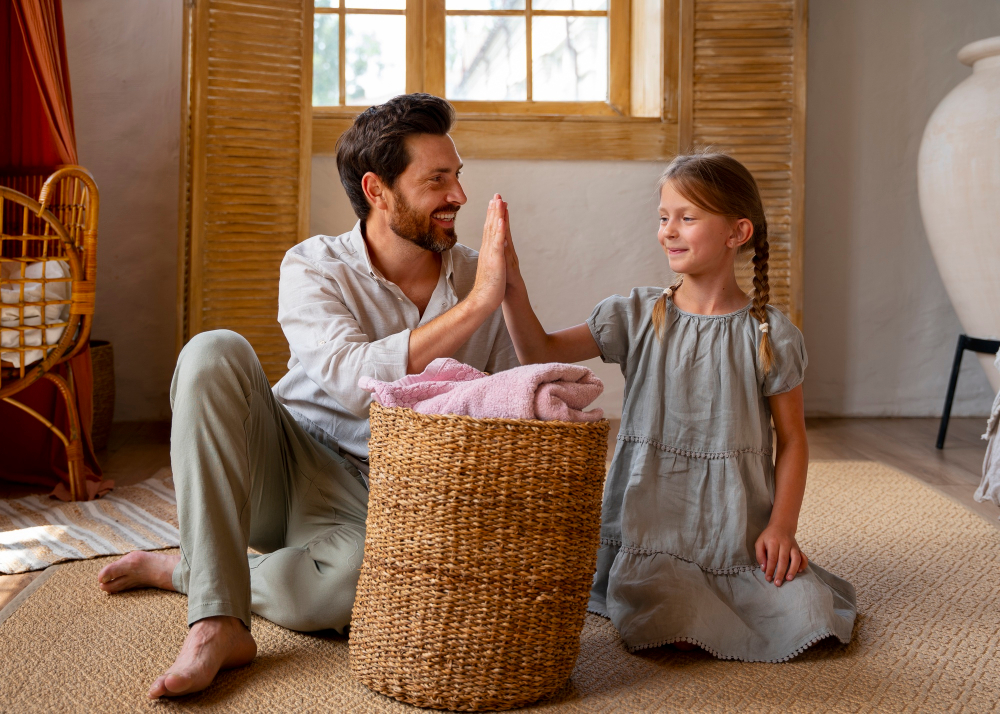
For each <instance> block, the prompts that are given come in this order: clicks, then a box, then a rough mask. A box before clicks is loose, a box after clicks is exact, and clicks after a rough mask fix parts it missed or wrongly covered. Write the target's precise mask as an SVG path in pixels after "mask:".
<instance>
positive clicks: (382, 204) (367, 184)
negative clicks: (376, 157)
mask: <svg viewBox="0 0 1000 714" xmlns="http://www.w3.org/2000/svg"><path fill="white" fill-rule="evenodd" d="M361 190H362V191H364V192H365V198H366V199H368V203H370V204H371V205H372V207H373V208H377V209H378V210H380V211H387V210H389V204H388V203H387V202H386V193H387V192H386V189H385V184H383V183H382V179H380V178H379V177H378V176H377V175H376V174H375V173H373V172H371V171H369V172H368V173H366V174H365V175H364V176H362V177H361Z"/></svg>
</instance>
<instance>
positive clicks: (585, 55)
mask: <svg viewBox="0 0 1000 714" xmlns="http://www.w3.org/2000/svg"><path fill="white" fill-rule="evenodd" d="M531 63H532V70H533V77H532V80H533V82H532V88H533V91H532V94H533V95H534V96H533V97H532V98H533V99H535V100H537V101H564V102H566V101H569V102H574V101H576V102H583V101H594V102H602V101H606V100H607V98H608V18H606V17H535V18H533V24H532V26H531Z"/></svg>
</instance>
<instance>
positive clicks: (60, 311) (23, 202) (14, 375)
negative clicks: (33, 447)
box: [0, 166, 99, 499]
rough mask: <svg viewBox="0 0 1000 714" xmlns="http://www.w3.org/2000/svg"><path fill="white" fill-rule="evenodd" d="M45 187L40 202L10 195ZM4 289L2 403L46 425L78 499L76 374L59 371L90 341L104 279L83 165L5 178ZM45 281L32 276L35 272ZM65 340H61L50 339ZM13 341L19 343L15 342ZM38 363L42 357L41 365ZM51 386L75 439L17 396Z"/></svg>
mask: <svg viewBox="0 0 1000 714" xmlns="http://www.w3.org/2000/svg"><path fill="white" fill-rule="evenodd" d="M39 183H40V184H41V187H40V189H39V197H38V200H35V199H34V198H32V197H31V196H28V195H27V194H25V193H22V192H21V191H18V190H16V189H14V188H10V187H9V185H11V184H13V185H16V186H21V187H25V188H28V187H32V186H34V185H37V184H39ZM0 184H7V185H0V283H2V284H3V286H4V300H3V304H2V310H3V317H4V319H3V325H2V328H0V329H2V333H3V335H4V337H5V339H4V343H3V346H2V347H0V351H2V353H3V354H5V355H8V356H9V357H12V359H8V360H0V399H3V400H4V401H5V402H8V403H10V404H12V405H14V406H16V407H18V408H19V409H21V410H22V411H24V412H27V413H28V414H30V415H31V416H33V417H34V418H36V419H38V420H39V421H41V422H42V423H43V424H45V426H46V427H48V428H49V429H50V430H52V431H53V433H54V434H55V435H56V436H57V437H58V438H59V439H60V440H61V441H62V442H63V443H64V445H65V446H66V451H67V456H68V458H69V462H70V465H69V473H70V481H71V484H70V492H71V495H72V497H73V498H74V499H76V498H81V497H84V496H83V493H82V492H81V490H80V489H81V487H82V486H83V476H82V442H81V434H80V425H79V415H78V414H76V408H75V398H74V385H73V380H72V374H70V377H69V379H68V380H64V379H62V378H61V377H59V376H58V375H55V374H52V372H51V370H52V368H53V367H54V366H55V365H57V364H61V363H64V362H66V361H68V360H69V359H71V358H72V357H74V356H76V355H77V354H78V353H79V352H80V351H81V350H83V349H84V348H85V347H86V345H87V343H88V340H89V338H90V327H91V323H92V321H93V315H94V298H95V278H96V275H97V216H98V200H99V199H98V192H97V185H96V183H95V182H94V178H93V176H91V175H90V172H88V171H87V170H86V169H84V168H82V167H80V166H66V167H63V168H60V169H58V170H57V171H56V172H55V173H53V174H52V175H51V176H49V177H48V178H47V179H45V180H44V181H40V179H39V177H38V176H33V175H23V174H22V175H19V176H2V177H0ZM32 270H33V271H35V272H37V275H34V274H30V273H31V271H32ZM54 333H58V335H59V336H58V339H50V335H52V334H54ZM9 336H13V339H11V338H10V337H9ZM36 357H40V358H38V359H36ZM43 378H44V379H48V380H49V381H51V382H52V383H53V384H54V385H55V386H56V388H57V389H58V390H59V392H60V393H61V394H62V396H63V398H64V399H65V400H66V402H67V405H68V406H69V412H70V429H69V431H70V433H69V434H63V433H62V431H61V430H59V429H58V428H56V427H55V425H53V424H52V423H51V422H50V421H49V420H48V419H47V418H46V417H44V416H43V415H41V414H39V413H38V412H36V411H34V410H32V409H30V408H29V407H27V406H25V405H24V404H21V403H20V402H18V401H16V400H14V399H13V398H12V397H13V396H14V395H15V394H17V393H18V392H21V391H22V390H24V389H26V388H27V387H28V386H30V385H31V384H33V383H34V382H35V381H37V380H39V379H43Z"/></svg>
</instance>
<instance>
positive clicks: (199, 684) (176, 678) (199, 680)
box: [163, 672, 214, 697]
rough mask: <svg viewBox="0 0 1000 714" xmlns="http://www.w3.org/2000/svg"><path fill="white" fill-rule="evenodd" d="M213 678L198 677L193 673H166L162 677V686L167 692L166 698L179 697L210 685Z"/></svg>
mask: <svg viewBox="0 0 1000 714" xmlns="http://www.w3.org/2000/svg"><path fill="white" fill-rule="evenodd" d="M212 679H214V676H213V677H204V676H202V677H198V676H196V674H195V673H194V672H183V673H176V672H167V673H166V674H165V675H163V686H164V687H165V688H166V690H167V696H173V697H176V696H180V695H181V694H190V693H191V692H199V691H201V690H202V689H204V688H205V687H207V686H208V685H209V684H211V683H212Z"/></svg>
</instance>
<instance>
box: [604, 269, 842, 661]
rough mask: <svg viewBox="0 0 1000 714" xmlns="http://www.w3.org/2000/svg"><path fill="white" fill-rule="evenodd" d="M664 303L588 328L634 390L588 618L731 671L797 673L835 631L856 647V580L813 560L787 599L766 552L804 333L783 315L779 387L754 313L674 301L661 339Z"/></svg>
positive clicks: (611, 481) (776, 337)
mask: <svg viewBox="0 0 1000 714" xmlns="http://www.w3.org/2000/svg"><path fill="white" fill-rule="evenodd" d="M662 292H663V290H662V288H635V289H634V290H632V293H631V294H630V295H629V297H627V298H626V297H621V296H619V295H614V296H612V297H609V298H607V299H606V300H604V301H602V302H601V303H600V304H599V305H598V306H597V307H596V308H595V309H594V312H593V314H592V315H591V316H590V319H589V320H588V325H589V326H590V331H591V333H593V335H594V339H595V340H596V341H597V344H598V345H599V346H600V348H601V355H602V359H603V360H604V361H605V362H615V363H618V364H619V365H621V369H622V373H623V374H624V375H625V380H626V381H625V402H624V404H623V407H622V425H621V432H620V433H619V436H618V446H617V449H616V450H615V456H614V460H613V461H612V463H611V469H610V471H609V473H608V479H607V483H606V485H605V491H604V505H603V512H602V524H601V547H600V550H599V553H598V560H597V573H596V575H595V576H594V585H593V589H592V590H591V595H590V604H589V609H590V610H591V612H594V613H596V614H598V615H603V616H604V617H609V618H610V619H611V621H612V623H613V624H614V625H615V627H616V628H617V629H618V632H619V633H620V634H621V637H622V639H623V640H624V642H625V644H626V645H627V646H628V647H629V649H631V650H638V649H643V648H647V647H658V646H660V645H665V644H668V643H671V642H679V641H683V642H691V643H694V644H697V645H699V646H700V647H702V648H703V649H705V650H707V651H708V652H711V653H712V654H714V655H715V656H716V657H720V658H722V659H740V660H743V661H747V662H782V661H785V660H788V659H790V658H792V657H794V656H796V655H797V654H799V653H801V652H802V651H803V650H805V649H806V648H808V647H809V646H810V645H812V644H813V643H815V642H817V641H819V640H821V639H823V638H825V637H828V636H830V635H835V636H836V637H837V638H838V639H840V641H841V642H844V643H847V642H849V641H850V639H851V631H852V630H853V627H854V618H855V615H856V613H857V605H856V599H855V593H854V588H853V587H852V586H851V584H850V583H848V582H846V581H845V580H842V579H841V578H838V577H837V576H835V575H832V574H830V573H828V572H826V571H825V570H823V569H822V568H820V567H818V566H817V565H815V564H814V563H812V562H810V564H809V566H808V567H807V568H806V570H805V571H804V572H802V573H800V574H798V575H797V576H796V577H795V579H794V580H792V581H791V582H786V583H784V584H783V585H782V586H781V587H780V588H779V587H775V586H774V584H773V583H769V582H767V580H766V579H765V577H764V572H763V571H762V570H761V569H760V565H759V564H758V562H757V559H756V556H755V553H754V543H755V542H756V540H757V537H758V536H759V535H760V533H761V531H763V530H764V528H765V527H766V526H767V523H768V519H769V518H770V516H771V507H772V504H773V502H774V464H773V457H772V447H771V444H772V431H771V412H770V408H769V405H768V401H767V399H766V397H768V396H771V395H774V394H781V393H783V392H787V391H789V390H791V389H794V388H795V387H796V386H798V385H799V384H800V383H801V382H802V379H803V376H804V371H805V367H806V352H805V346H804V342H803V339H802V333H800V332H799V330H798V329H797V328H796V327H795V326H794V325H793V324H792V323H791V322H790V321H789V320H788V319H787V318H786V317H785V316H784V315H783V314H781V312H779V311H778V310H776V309H774V308H772V307H768V323H769V325H770V327H769V332H768V334H769V336H770V338H771V345H772V349H773V352H774V365H773V367H772V370H771V372H770V374H768V375H767V376H764V375H763V374H761V373H760V371H759V370H758V369H757V358H756V355H757V346H758V344H759V342H760V335H761V333H760V330H759V329H758V324H759V323H758V322H757V320H755V319H754V318H753V317H752V316H751V315H750V311H749V306H747V307H745V308H743V309H742V310H738V311H736V312H734V313H730V314H728V315H693V314H690V313H686V312H684V311H682V310H680V309H678V308H677V307H676V306H675V305H674V304H673V302H672V301H670V300H667V311H666V320H665V324H664V330H663V340H662V341H661V340H659V339H657V337H656V333H655V331H654V329H653V324H652V312H653V305H654V303H655V302H656V300H657V298H659V296H660V295H661V294H662Z"/></svg>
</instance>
